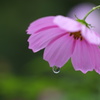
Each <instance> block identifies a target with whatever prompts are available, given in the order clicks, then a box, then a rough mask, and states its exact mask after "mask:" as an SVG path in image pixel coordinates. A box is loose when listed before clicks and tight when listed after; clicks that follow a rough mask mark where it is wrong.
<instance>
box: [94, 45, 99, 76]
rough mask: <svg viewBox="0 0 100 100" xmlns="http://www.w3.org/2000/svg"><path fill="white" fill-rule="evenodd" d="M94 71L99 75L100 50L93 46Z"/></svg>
mask: <svg viewBox="0 0 100 100" xmlns="http://www.w3.org/2000/svg"><path fill="white" fill-rule="evenodd" d="M94 59H95V71H96V72H97V73H99V74H100V48H99V47H97V46H94Z"/></svg>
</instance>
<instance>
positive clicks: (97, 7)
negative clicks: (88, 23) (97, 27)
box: [83, 5, 100, 20]
mask: <svg viewBox="0 0 100 100" xmlns="http://www.w3.org/2000/svg"><path fill="white" fill-rule="evenodd" d="M96 9H100V5H99V6H96V7H93V8H92V9H91V10H90V11H89V12H88V13H87V14H86V15H85V17H84V18H83V20H86V18H87V16H88V15H89V14H90V13H91V12H93V11H94V10H96Z"/></svg>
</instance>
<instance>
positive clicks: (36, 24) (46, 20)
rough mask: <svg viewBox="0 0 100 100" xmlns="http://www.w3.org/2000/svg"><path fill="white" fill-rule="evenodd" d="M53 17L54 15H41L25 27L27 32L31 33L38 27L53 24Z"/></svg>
mask: <svg viewBox="0 0 100 100" xmlns="http://www.w3.org/2000/svg"><path fill="white" fill-rule="evenodd" d="M54 18H55V17H54V16H49V17H43V18H40V19H38V20H36V21H34V22H32V23H31V24H30V25H29V27H28V29H27V34H33V33H35V32H37V31H39V30H40V29H43V28H48V27H51V26H55V25H54V23H53V19H54Z"/></svg>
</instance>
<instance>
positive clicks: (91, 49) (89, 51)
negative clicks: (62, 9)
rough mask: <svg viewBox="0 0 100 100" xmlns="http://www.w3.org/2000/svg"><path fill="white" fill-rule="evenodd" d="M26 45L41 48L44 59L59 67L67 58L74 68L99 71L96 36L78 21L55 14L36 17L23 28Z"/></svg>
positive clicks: (99, 38)
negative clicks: (25, 29)
mask: <svg viewBox="0 0 100 100" xmlns="http://www.w3.org/2000/svg"><path fill="white" fill-rule="evenodd" d="M27 34H30V37H29V39H28V42H29V49H32V50H33V52H38V51H39V50H41V49H44V48H45V50H44V55H43V58H44V60H46V61H48V62H49V64H50V66H51V67H53V66H57V67H58V68H61V67H62V66H64V64H66V62H67V61H68V60H69V59H70V58H71V61H72V64H73V67H74V69H75V70H80V71H82V72H83V73H86V72H88V71H92V70H95V71H96V72H97V73H99V74H100V49H99V47H98V45H100V36H99V35H98V34H97V33H96V32H94V31H93V30H91V29H90V28H88V27H86V25H84V24H81V23H80V22H78V21H75V20H73V19H70V18H68V17H64V16H61V15H58V16H48V17H44V18H40V19H38V20H36V21H34V22H32V23H31V24H30V26H29V27H28V29H27Z"/></svg>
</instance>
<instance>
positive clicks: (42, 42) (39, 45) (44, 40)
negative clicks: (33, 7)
mask: <svg viewBox="0 0 100 100" xmlns="http://www.w3.org/2000/svg"><path fill="white" fill-rule="evenodd" d="M65 33H66V31H64V30H62V29H59V28H52V29H47V30H45V31H41V32H38V33H37V34H32V35H31V36H30V38H29V39H28V42H29V48H30V49H32V50H33V52H37V51H39V50H41V49H43V48H45V47H46V46H47V45H48V44H49V42H50V41H51V40H52V39H54V38H55V37H58V36H59V35H62V34H65Z"/></svg>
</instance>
